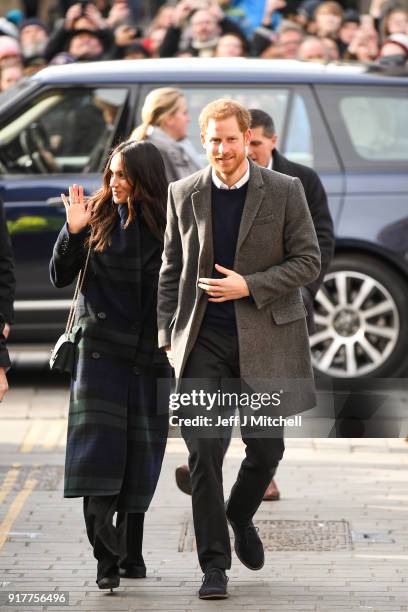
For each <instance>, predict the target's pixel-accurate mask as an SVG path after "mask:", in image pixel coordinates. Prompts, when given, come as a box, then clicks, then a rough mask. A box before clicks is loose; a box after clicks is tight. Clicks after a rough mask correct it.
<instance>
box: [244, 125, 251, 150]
mask: <svg viewBox="0 0 408 612" xmlns="http://www.w3.org/2000/svg"><path fill="white" fill-rule="evenodd" d="M251 138H252V132H251V130H250V129H248V130H247V131H246V132H245V133H244V142H245V146H246V147H249V144H250V142H251Z"/></svg>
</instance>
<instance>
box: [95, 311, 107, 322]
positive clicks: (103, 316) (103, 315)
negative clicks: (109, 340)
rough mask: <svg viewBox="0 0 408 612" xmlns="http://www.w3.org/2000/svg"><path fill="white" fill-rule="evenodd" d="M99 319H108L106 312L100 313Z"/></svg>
mask: <svg viewBox="0 0 408 612" xmlns="http://www.w3.org/2000/svg"><path fill="white" fill-rule="evenodd" d="M97 316H98V319H102V320H103V319H106V312H98V315H97Z"/></svg>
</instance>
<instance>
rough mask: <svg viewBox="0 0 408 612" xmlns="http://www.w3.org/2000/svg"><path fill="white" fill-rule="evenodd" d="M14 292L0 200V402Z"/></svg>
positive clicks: (5, 388) (4, 386) (3, 384)
mask: <svg viewBox="0 0 408 612" xmlns="http://www.w3.org/2000/svg"><path fill="white" fill-rule="evenodd" d="M14 290H15V278H14V263H13V253H12V250H11V242H10V236H9V234H8V231H7V224H6V216H5V214H4V207H3V202H2V201H1V200H0V401H1V400H2V399H3V397H4V395H5V393H6V392H7V390H8V383H7V376H6V372H7V370H8V369H9V367H10V365H11V364H10V358H9V355H8V352H7V348H6V340H7V337H8V334H9V331H10V325H11V323H12V321H13V300H14Z"/></svg>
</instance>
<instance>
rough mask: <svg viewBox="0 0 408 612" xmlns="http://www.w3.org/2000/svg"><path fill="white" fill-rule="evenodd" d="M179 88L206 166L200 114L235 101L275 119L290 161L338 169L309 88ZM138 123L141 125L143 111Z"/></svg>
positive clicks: (279, 143)
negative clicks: (219, 103)
mask: <svg viewBox="0 0 408 612" xmlns="http://www.w3.org/2000/svg"><path fill="white" fill-rule="evenodd" d="M158 86H159V85H158ZM175 86H176V87H178V88H179V89H181V90H182V91H183V92H184V94H185V96H186V99H187V103H188V108H189V111H190V117H191V122H190V126H189V138H190V140H191V141H192V143H193V145H194V147H195V150H196V151H197V153H198V155H199V157H200V159H201V163H202V165H203V166H204V165H205V164H206V163H207V158H206V155H205V152H204V151H203V148H202V146H201V141H200V130H199V126H198V117H199V115H200V112H201V111H202V109H203V107H204V106H205V105H206V104H208V103H209V102H211V101H212V100H216V99H217V98H233V99H234V100H237V101H238V102H241V104H243V105H244V106H246V107H247V108H259V109H261V110H263V111H265V112H267V113H269V114H270V115H271V116H272V117H273V120H274V123H275V128H276V132H277V134H278V148H279V149H280V150H281V151H282V153H284V154H285V155H287V157H288V158H289V159H291V160H293V161H296V162H299V163H302V164H306V165H307V166H310V167H312V168H316V169H318V170H337V169H338V162H337V159H336V156H335V154H334V151H333V148H332V145H331V143H330V141H329V138H328V136H327V133H326V129H325V127H324V125H323V124H322V120H321V117H320V115H319V113H318V111H317V110H316V108H315V107H316V102H315V100H314V98H313V97H312V94H311V92H310V91H309V88H308V87H304V86H295V87H286V86H276V87H275V86H266V87H259V86H258V87H257V86H256V85H254V86H251V87H249V86H245V87H244V86H237V85H231V86H225V87H205V88H204V87H199V86H198V87H192V86H185V85H182V84H179V85H178V84H176V85H175ZM154 88H155V87H154V86H149V88H147V87H146V88H145V89H144V91H143V92H142V96H141V104H143V100H144V99H145V96H146V95H147V93H148V91H150V90H151V89H154ZM138 121H140V108H139V115H138Z"/></svg>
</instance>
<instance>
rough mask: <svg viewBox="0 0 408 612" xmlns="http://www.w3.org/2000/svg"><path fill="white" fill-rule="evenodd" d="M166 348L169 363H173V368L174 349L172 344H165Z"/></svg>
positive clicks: (172, 364)
mask: <svg viewBox="0 0 408 612" xmlns="http://www.w3.org/2000/svg"><path fill="white" fill-rule="evenodd" d="M164 350H165V351H166V355H167V359H168V360H169V364H170V365H171V367H172V368H174V356H173V351H172V350H171V346H170V344H169V345H168V346H165V347H164Z"/></svg>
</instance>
